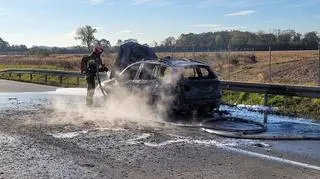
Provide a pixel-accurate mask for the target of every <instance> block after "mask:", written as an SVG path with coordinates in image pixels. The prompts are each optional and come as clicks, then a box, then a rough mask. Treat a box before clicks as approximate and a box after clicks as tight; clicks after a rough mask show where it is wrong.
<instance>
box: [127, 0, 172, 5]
mask: <svg viewBox="0 0 320 179" xmlns="http://www.w3.org/2000/svg"><path fill="white" fill-rule="evenodd" d="M171 4H173V2H172V1H169V0H133V1H132V5H149V6H166V5H171Z"/></svg>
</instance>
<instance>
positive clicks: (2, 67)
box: [0, 64, 64, 70]
mask: <svg viewBox="0 0 320 179" xmlns="http://www.w3.org/2000/svg"><path fill="white" fill-rule="evenodd" d="M7 69H50V70H64V68H63V67H60V66H56V65H7V64H0V70H7Z"/></svg>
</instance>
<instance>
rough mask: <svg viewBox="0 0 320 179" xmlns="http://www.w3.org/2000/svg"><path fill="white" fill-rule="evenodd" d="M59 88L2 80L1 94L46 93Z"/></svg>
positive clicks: (0, 83) (0, 82) (0, 81)
mask: <svg viewBox="0 0 320 179" xmlns="http://www.w3.org/2000/svg"><path fill="white" fill-rule="evenodd" d="M56 89H57V87H53V86H45V85H38V84H31V83H23V82H16V81H9V80H0V93H4V92H5V93H16V92H45V91H54V90H56Z"/></svg>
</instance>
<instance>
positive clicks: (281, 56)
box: [0, 51, 318, 86]
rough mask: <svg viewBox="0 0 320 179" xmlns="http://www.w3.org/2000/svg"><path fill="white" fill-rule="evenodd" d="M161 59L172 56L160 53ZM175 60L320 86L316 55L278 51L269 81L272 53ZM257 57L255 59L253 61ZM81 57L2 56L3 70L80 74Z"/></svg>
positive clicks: (247, 77)
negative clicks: (51, 70) (36, 70)
mask: <svg viewBox="0 0 320 179" xmlns="http://www.w3.org/2000/svg"><path fill="white" fill-rule="evenodd" d="M157 55H158V56H159V57H161V58H162V57H165V56H171V55H172V54H171V53H158V54H157ZM173 56H174V57H180V58H184V57H185V58H190V59H193V58H195V59H196V60H199V61H203V62H205V63H207V64H209V65H210V66H211V67H212V68H213V69H214V71H216V72H217V73H218V75H219V76H220V79H223V80H229V79H230V80H232V81H247V82H259V83H265V82H271V83H281V84H301V85H308V86H313V85H316V84H317V75H318V74H317V73H318V52H317V51H275V52H272V58H271V62H272V63H271V81H269V79H270V78H269V52H254V53H253V52H230V53H226V52H198V53H195V54H193V53H183V52H182V53H174V54H173ZM253 56H254V58H253ZM81 57H82V55H81V54H79V55H51V56H48V57H41V56H27V55H25V56H24V55H21V56H13V55H12V56H0V70H3V69H10V68H32V69H59V70H70V71H78V70H79V67H80V60H81ZM115 58H116V54H114V53H112V54H105V55H104V56H103V60H104V62H105V64H107V65H108V66H109V67H110V68H112V63H113V61H114V59H115Z"/></svg>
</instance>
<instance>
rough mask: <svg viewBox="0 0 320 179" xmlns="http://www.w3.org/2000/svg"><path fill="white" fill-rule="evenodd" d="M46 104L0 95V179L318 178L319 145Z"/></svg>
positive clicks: (63, 99)
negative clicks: (223, 134) (242, 136)
mask: <svg viewBox="0 0 320 179" xmlns="http://www.w3.org/2000/svg"><path fill="white" fill-rule="evenodd" d="M0 83H1V88H2V84H6V88H8V87H9V88H11V87H20V89H19V90H20V91H28V92H30V91H35V90H39V89H40V90H41V91H42V90H45V89H46V90H48V91H51V90H53V89H55V88H54V87H52V88H51V87H46V86H42V87H39V86H38V85H33V84H28V85H19V83H16V82H7V81H0ZM8 84H10V85H8ZM6 92H8V91H6ZM52 98H55V95H52V94H51V95H49V96H48V95H43V93H39V94H32V95H31V94H23V93H16V94H14V93H12V94H2V95H1V93H0V101H2V103H5V104H1V102H0V161H1V162H0V178H268V179H269V178H320V155H319V154H318V153H319V152H318V151H319V149H320V144H319V141H253V140H236V139H227V138H222V137H218V136H215V135H212V134H210V133H207V132H204V131H202V130H199V129H196V130H195V129H183V128H175V127H171V126H163V125H158V124H154V123H151V122H150V123H145V122H141V121H139V120H137V119H136V120H134V121H131V120H125V119H111V117H110V115H107V113H105V109H104V108H86V107H84V105H83V104H81V101H83V96H80V97H77V96H71V97H70V96H60V98H59V100H56V101H55V102H50V100H49V99H52ZM77 98H78V99H77ZM72 100H74V101H77V100H78V102H76V103H75V102H73V101H72ZM57 101H58V102H57ZM108 114H109V113H108Z"/></svg>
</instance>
